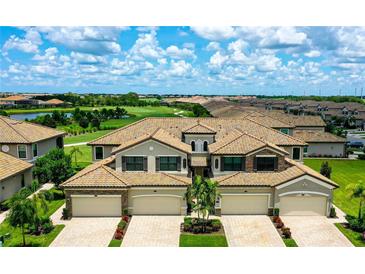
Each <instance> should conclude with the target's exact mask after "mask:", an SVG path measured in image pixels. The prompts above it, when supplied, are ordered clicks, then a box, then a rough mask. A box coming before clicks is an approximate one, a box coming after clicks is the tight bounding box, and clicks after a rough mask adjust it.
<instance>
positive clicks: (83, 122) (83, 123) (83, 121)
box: [79, 117, 89, 128]
mask: <svg viewBox="0 0 365 274" xmlns="http://www.w3.org/2000/svg"><path fill="white" fill-rule="evenodd" d="M79 126H80V127H82V128H87V127H88V126H89V120H88V119H87V118H86V117H82V118H81V119H80V121H79Z"/></svg>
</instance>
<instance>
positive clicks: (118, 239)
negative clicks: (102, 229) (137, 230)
mask: <svg viewBox="0 0 365 274" xmlns="http://www.w3.org/2000/svg"><path fill="white" fill-rule="evenodd" d="M131 219H132V216H129V215H124V216H123V217H122V219H121V220H120V222H119V223H118V225H117V228H116V230H115V232H114V235H113V239H112V240H111V241H110V243H109V247H119V246H121V244H122V241H123V238H124V235H125V234H126V232H127V229H128V225H129V223H130V221H131Z"/></svg>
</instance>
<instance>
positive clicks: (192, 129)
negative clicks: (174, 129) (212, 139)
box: [182, 120, 216, 134]
mask: <svg viewBox="0 0 365 274" xmlns="http://www.w3.org/2000/svg"><path fill="white" fill-rule="evenodd" d="M182 132H183V133H190V134H193V133H198V134H199V133H203V134H204V133H205V134H215V133H216V131H215V130H214V129H212V128H210V127H208V126H207V125H204V124H201V123H200V121H199V120H198V121H197V123H196V124H195V125H192V126H188V127H187V128H185V129H183V130H182Z"/></svg>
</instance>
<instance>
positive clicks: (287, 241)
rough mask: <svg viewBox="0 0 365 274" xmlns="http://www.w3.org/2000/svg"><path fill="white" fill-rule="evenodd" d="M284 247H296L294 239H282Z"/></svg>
mask: <svg viewBox="0 0 365 274" xmlns="http://www.w3.org/2000/svg"><path fill="white" fill-rule="evenodd" d="M283 241H284V244H285V246H286V247H298V245H297V243H296V242H295V240H294V239H283Z"/></svg>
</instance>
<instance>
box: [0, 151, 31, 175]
mask: <svg viewBox="0 0 365 274" xmlns="http://www.w3.org/2000/svg"><path fill="white" fill-rule="evenodd" d="M32 166H33V165H32V164H31V163H28V162H26V161H23V160H20V159H18V158H15V157H13V156H11V155H9V154H6V153H3V152H0V181H1V180H4V179H6V178H8V177H11V176H13V175H15V174H17V173H20V172H22V171H25V170H27V169H29V168H31V167H32Z"/></svg>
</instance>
